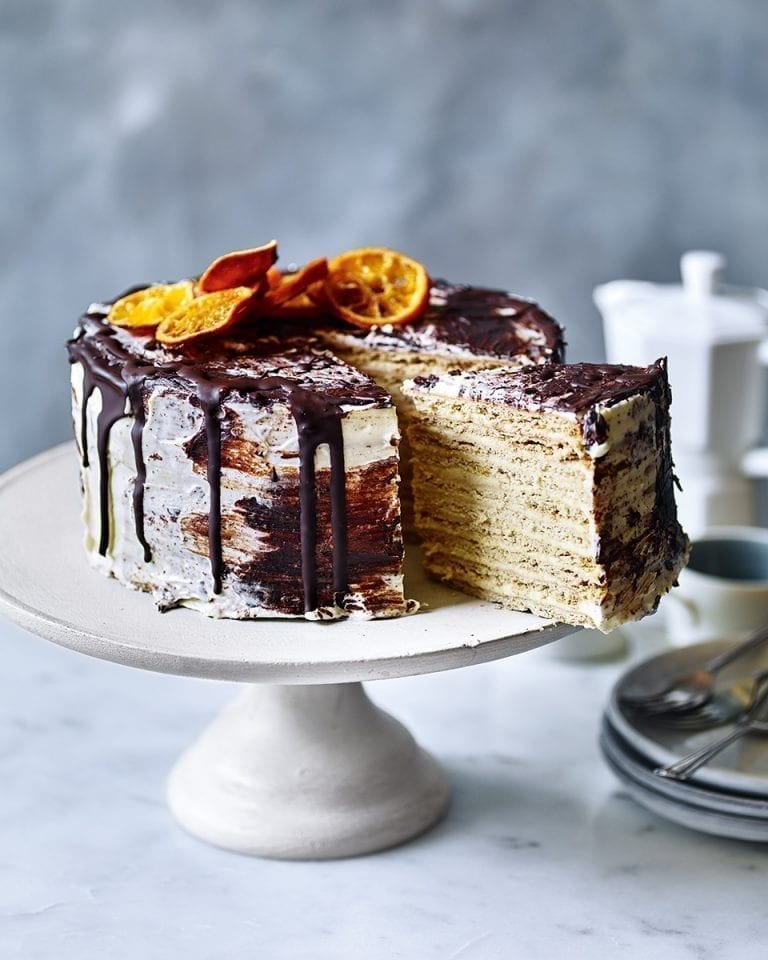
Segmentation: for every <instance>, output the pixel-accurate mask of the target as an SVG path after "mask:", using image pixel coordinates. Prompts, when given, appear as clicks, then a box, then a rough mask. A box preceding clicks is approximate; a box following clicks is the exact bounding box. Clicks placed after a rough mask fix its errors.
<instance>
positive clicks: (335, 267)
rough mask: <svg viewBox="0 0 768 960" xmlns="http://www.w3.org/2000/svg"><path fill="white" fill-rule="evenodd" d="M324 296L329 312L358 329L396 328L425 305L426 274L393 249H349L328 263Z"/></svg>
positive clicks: (409, 259)
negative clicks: (326, 299)
mask: <svg viewBox="0 0 768 960" xmlns="http://www.w3.org/2000/svg"><path fill="white" fill-rule="evenodd" d="M324 289H325V293H326V294H327V296H328V299H329V300H330V302H331V306H332V308H333V312H334V313H335V314H336V315H337V316H338V317H340V318H341V319H342V320H346V321H347V322H348V323H353V324H355V326H358V327H372V326H383V325H384V324H392V325H393V326H399V325H401V324H403V323H409V322H411V321H412V320H416V319H418V317H420V316H421V315H422V314H423V313H424V311H425V309H426V307H427V304H428V302H429V275H428V274H427V271H426V269H425V268H424V266H423V265H422V264H420V263H419V262H418V261H417V260H412V259H411V258H410V257H406V256H405V254H403V253H398V252H397V251H396V250H387V249H385V248H383V247H365V248H363V249H361V250H350V251H349V252H348V253H342V254H341V255H340V256H338V257H335V258H334V259H333V260H331V261H330V263H329V264H328V276H327V278H326V280H325V283H324Z"/></svg>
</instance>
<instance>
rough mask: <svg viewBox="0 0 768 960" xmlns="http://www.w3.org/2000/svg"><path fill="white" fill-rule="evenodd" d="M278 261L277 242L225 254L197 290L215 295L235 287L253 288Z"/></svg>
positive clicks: (198, 282)
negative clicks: (219, 291)
mask: <svg viewBox="0 0 768 960" xmlns="http://www.w3.org/2000/svg"><path fill="white" fill-rule="evenodd" d="M276 260H277V241H276V240H271V241H270V242H269V243H265V244H264V246H263V247H254V248H253V249H251V250H235V251H234V252H233V253H225V254H224V256H223V257H217V259H216V260H214V261H213V263H212V264H211V265H210V266H209V267H207V268H206V269H205V271H204V272H203V275H202V276H201V277H200V279H199V280H198V281H197V289H198V291H199V292H200V293H215V292H216V291H217V290H229V289H232V288H233V287H253V286H255V285H256V284H257V283H258V281H259V280H261V278H262V277H264V276H266V274H267V271H268V270H269V268H270V267H271V266H272V265H273V264H274V263H275V261H276Z"/></svg>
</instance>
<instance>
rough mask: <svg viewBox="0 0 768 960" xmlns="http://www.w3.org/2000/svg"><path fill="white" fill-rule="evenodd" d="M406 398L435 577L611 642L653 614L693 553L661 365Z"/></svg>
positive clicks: (466, 375) (413, 385)
mask: <svg viewBox="0 0 768 960" xmlns="http://www.w3.org/2000/svg"><path fill="white" fill-rule="evenodd" d="M404 390H405V393H406V394H407V395H408V396H409V397H410V398H411V399H412V401H413V403H414V407H415V413H414V418H413V423H412V426H411V433H410V436H411V444H412V448H413V455H414V496H415V506H416V518H415V519H416V527H417V530H418V532H419V534H420V535H421V538H422V541H423V544H424V553H425V565H426V568H427V570H428V571H429V572H430V573H431V574H432V575H433V576H435V577H438V578H439V579H441V580H444V581H446V582H448V583H450V584H452V585H454V586H456V587H458V588H459V589H461V590H464V591H467V592H469V593H472V594H475V595H476V596H480V597H484V598H486V599H489V600H495V601H498V602H500V603H502V604H504V605H505V606H508V607H510V608H512V609H516V610H520V609H527V610H531V611H532V612H533V613H536V614H538V615H539V616H542V617H548V618H553V619H555V620H560V621H564V622H567V623H573V624H580V625H583V626H588V627H597V628H598V629H600V630H603V631H606V632H607V631H609V630H611V629H613V628H614V627H617V626H619V625H620V624H621V623H624V622H626V621H629V620H637V619H639V618H640V617H643V616H644V615H646V614H648V613H651V612H653V611H654V610H655V609H656V607H657V605H658V603H659V599H660V598H661V596H662V595H663V594H664V593H666V592H667V591H668V590H669V589H670V587H671V586H673V584H674V583H675V581H676V579H677V575H678V573H679V572H680V569H681V568H682V566H683V564H684V563H685V559H686V556H687V550H688V543H687V539H686V537H685V535H684V534H683V532H682V530H681V528H680V525H679V524H678V522H677V516H676V507H675V499H674V491H673V482H674V477H673V472H672V458H671V453H670V445H669V413H668V409H669V402H670V392H669V385H668V381H667V373H666V365H665V363H664V362H663V361H658V362H657V363H655V364H653V365H652V366H650V367H645V368H640V367H625V366H611V365H606V364H602V365H599V364H587V363H579V364H549V365H547V366H543V367H534V366H532V367H528V368H525V369H522V370H493V371H487V372H474V371H470V372H466V371H464V372H462V371H455V372H451V373H448V374H442V375H436V376H428V377H419V378H416V379H415V380H413V381H410V382H408V383H406V384H405V387H404Z"/></svg>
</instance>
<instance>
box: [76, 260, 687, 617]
mask: <svg viewBox="0 0 768 960" xmlns="http://www.w3.org/2000/svg"><path fill="white" fill-rule="evenodd" d="M275 259H276V245H275V244H267V245H265V246H264V247H262V248H257V249H255V250H252V251H238V252H236V253H234V254H230V255H226V256H225V257H223V258H219V259H218V260H217V261H214V263H213V264H212V265H211V266H210V267H209V268H208V269H207V270H206V271H205V272H204V273H203V275H202V276H201V277H200V278H198V279H197V280H185V281H180V282H178V283H176V284H156V285H150V286H147V287H140V288H135V289H134V290H132V291H129V292H128V293H127V294H125V295H123V296H122V297H119V298H118V299H117V300H116V301H114V302H112V303H105V304H94V305H93V306H92V307H91V308H90V309H89V310H88V312H87V313H86V314H85V315H84V316H83V317H82V318H81V321H80V324H79V327H78V330H77V331H76V334H75V336H74V338H73V339H72V340H71V341H70V342H69V354H70V361H71V363H72V398H73V416H74V422H75V428H76V434H77V438H78V445H79V449H80V455H81V483H82V489H83V503H84V519H85V527H86V549H87V552H88V555H89V557H90V559H91V561H92V562H93V563H94V565H95V566H97V567H98V568H99V569H101V570H102V571H103V572H104V573H106V574H108V575H112V576H114V577H116V578H117V579H118V580H120V581H121V582H123V583H124V584H126V585H128V586H131V587H133V588H135V589H140V590H145V591H148V592H150V593H152V594H153V596H154V597H155V599H156V602H157V604H158V606H159V607H160V609H163V610H167V609H170V608H172V607H174V606H187V607H192V608H194V609H196V610H199V611H201V612H203V613H206V614H208V615H210V616H217V617H235V618H242V619H250V618H258V617H307V618H309V619H316V620H325V619H338V618H341V617H347V616H349V617H361V618H375V617H392V616H400V615H403V614H406V613H410V612H412V611H413V610H415V609H416V607H417V603H415V602H414V601H410V600H408V599H406V596H405V594H404V591H403V576H402V560H403V537H402V524H401V506H402V503H403V501H405V502H408V499H409V497H410V486H411V484H410V473H407V474H406V476H405V478H404V482H402V483H401V482H400V476H399V467H400V466H401V465H402V464H401V462H400V461H399V453H398V447H399V442H400V435H401V431H402V429H403V425H404V424H407V423H408V422H409V421H411V420H412V419H413V418H414V417H415V423H414V426H413V429H412V442H413V451H414V454H413V458H414V462H415V466H416V471H415V487H416V494H417V525H418V532H419V534H420V535H421V537H422V539H423V540H424V548H425V551H426V557H427V564H428V569H429V571H430V572H431V573H433V574H434V575H436V576H438V577H441V578H443V579H446V580H448V581H449V582H452V583H454V584H456V585H458V586H460V587H462V588H464V589H466V590H468V591H469V592H472V593H477V594H478V595H480V596H487V597H492V598H493V599H501V600H502V601H503V602H505V603H507V604H508V605H510V606H514V607H516V608H517V609H530V610H533V611H534V612H536V613H540V614H542V615H543V616H546V617H555V618H558V619H562V620H565V621H567V622H571V623H578V624H580V623H590V624H596V625H599V626H601V627H602V628H608V627H610V626H612V625H614V624H615V623H618V622H620V621H621V620H622V619H632V618H635V617H637V616H641V615H642V614H643V613H646V612H648V611H650V610H651V609H652V608H653V606H654V603H655V602H656V601H657V598H658V596H659V595H660V594H661V593H663V592H664V591H665V590H666V589H668V587H669V585H670V584H671V583H673V582H674V579H675V576H676V574H677V571H678V570H679V568H680V564H681V562H682V557H683V555H684V549H685V548H684V538H683V537H682V534H681V533H680V530H679V527H677V524H676V521H675V519H674V501H673V499H672V491H671V480H672V475H671V460H670V459H669V447H668V413H667V405H668V402H669V394H668V389H667V386H666V377H665V375H664V371H663V368H662V367H661V366H659V367H658V368H653V369H651V370H648V371H631V370H627V369H624V368H607V367H604V368H588V367H586V366H584V365H576V366H573V367H568V366H565V365H563V364H562V362H561V361H562V351H563V337H562V330H561V328H560V327H559V326H558V324H557V323H556V322H555V321H554V320H553V319H552V318H551V317H549V316H547V314H545V313H544V312H543V311H542V310H541V309H540V308H539V307H537V306H536V304H534V303H532V302H530V301H527V300H522V299H520V298H517V297H513V296H511V295H510V294H506V293H503V292H500V291H495V290H484V289H477V288H472V287H467V286H456V285H451V284H448V283H445V282H441V281H434V282H433V281H430V280H429V278H428V276H427V274H426V271H425V270H424V268H423V267H421V265H419V264H416V263H415V262H414V261H410V260H408V258H405V257H403V255H401V254H396V253H394V252H392V251H380V250H376V249H374V250H368V249H367V250H363V251H352V252H350V254H346V255H342V256H341V257H340V258H337V259H336V260H334V261H331V262H330V264H329V263H327V262H326V261H325V260H318V261H312V263H310V264H308V265H307V266H306V267H304V268H302V269H301V270H299V271H297V272H286V273H280V272H279V271H277V270H276V268H275V266H274V260H275ZM598 369H599V375H598V373H597V372H596V371H598ZM590 371H592V372H590ZM406 378H410V379H409V381H408V385H407V387H406V388H405V390H401V387H402V383H403V381H404V380H405V379H406ZM393 397H394V398H395V399H394V401H393ZM395 402H396V403H398V404H399V407H400V410H399V416H400V423H399V424H398V414H397V412H396V409H395ZM590 431H592V432H591V433H590ZM593 434H594V436H593ZM603 434H605V436H603ZM589 437H593V439H592V440H590V439H589ZM600 438H602V439H600ZM532 477H534V478H538V477H542V478H546V480H547V484H543V485H539V486H537V485H536V484H534V483H532V482H531V478H532ZM539 487H540V488H539ZM651 488H653V489H654V490H655V491H656V495H655V499H654V497H653V496H651V494H650V493H649V490H651ZM630 500H631V504H630V502H629V501H630ZM457 528H460V532H458V533H457ZM551 543H557V544H559V545H560V546H559V548H558V549H559V557H560V560H556V559H553V558H552V556H550V554H548V553H547V549H549V550H550V553H551V547H550V546H548V544H551ZM545 548H546V549H545ZM537 551H538V553H537ZM555 552H556V553H557V550H556V551H555ZM630 554H631V555H632V557H633V562H634V566H632V567H631V568H630V564H629V560H630ZM579 590H580V591H581V592H580V596H579V597H578V598H576V597H575V594H576V593H577V592H578V591H579Z"/></svg>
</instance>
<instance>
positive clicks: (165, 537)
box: [69, 305, 414, 619]
mask: <svg viewBox="0 0 768 960" xmlns="http://www.w3.org/2000/svg"><path fill="white" fill-rule="evenodd" d="M107 311H108V307H106V306H105V307H100V306H98V305H96V306H94V307H93V308H92V309H91V311H90V312H89V313H88V314H86V315H85V316H84V317H83V318H82V320H81V324H80V328H79V331H78V334H77V335H76V337H75V339H74V340H73V341H72V342H71V343H70V345H69V349H70V356H71V358H72V360H73V365H72V383H73V403H74V407H73V410H74V417H75V422H76V424H77V434H78V441H79V447H80V452H81V457H82V470H81V477H82V486H83V496H84V517H85V524H86V548H87V550H88V553H89V556H90V557H91V559H92V561H93V562H94V563H95V565H96V566H98V567H100V568H101V569H102V570H103V571H104V572H105V573H108V574H111V575H113V576H115V577H116V578H117V579H118V580H121V581H122V582H124V583H126V584H128V585H129V586H133V587H135V588H137V589H142V590H147V591H149V592H151V593H152V594H153V595H154V596H155V598H156V600H157V603H158V606H159V607H160V608H161V609H169V608H171V607H173V606H178V605H183V606H188V607H194V608H195V609H198V610H201V611H203V612H204V613H207V614H208V615H210V616H217V617H236V618H250V617H258V616H306V617H307V618H309V619H334V618H336V617H340V616H358V617H365V618H368V617H390V616H397V615H400V614H403V613H406V612H409V611H410V610H412V609H413V608H414V606H413V604H409V603H408V602H407V601H406V600H405V598H404V597H403V587H402V555H403V545H402V536H401V531H400V509H399V502H398V495H397V488H398V471H397V442H398V427H397V419H396V415H395V410H394V406H393V404H392V400H391V398H390V397H389V395H388V394H387V393H386V391H384V390H383V389H381V387H379V386H377V385H376V384H375V383H373V382H372V381H371V380H370V379H369V378H368V377H366V376H365V375H363V374H361V373H360V372H358V371H357V370H354V369H352V368H350V367H348V366H347V365H345V364H344V363H342V362H341V361H340V360H338V359H336V358H335V357H333V356H332V355H331V354H329V353H328V352H327V351H324V350H322V349H321V347H320V345H319V344H318V343H317V342H313V341H311V340H309V339H307V338H301V337H296V338H287V337H281V338H279V339H277V338H274V337H264V336H257V335H256V334H255V331H254V332H248V331H242V332H238V335H237V337H232V338H222V339H220V340H219V341H218V342H217V344H216V347H215V349H214V350H211V349H210V348H205V349H199V348H198V349H196V350H190V349H187V350H185V352H184V353H183V354H181V353H180V352H174V351H172V350H168V349H166V348H163V346H162V345H160V344H158V343H157V342H156V341H154V340H153V339H152V338H151V336H147V335H145V336H137V335H136V334H135V333H128V332H126V331H124V330H120V329H118V328H115V327H112V326H111V325H110V324H109V323H108V322H107V320H106V315H107ZM126 412H127V414H128V415H127V416H126Z"/></svg>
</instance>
